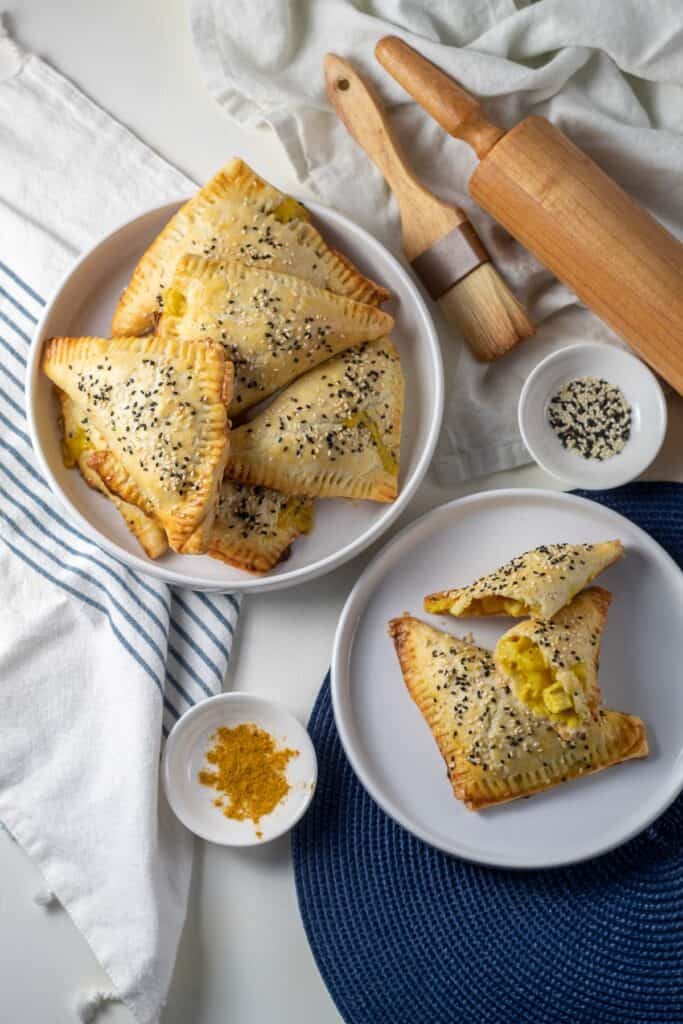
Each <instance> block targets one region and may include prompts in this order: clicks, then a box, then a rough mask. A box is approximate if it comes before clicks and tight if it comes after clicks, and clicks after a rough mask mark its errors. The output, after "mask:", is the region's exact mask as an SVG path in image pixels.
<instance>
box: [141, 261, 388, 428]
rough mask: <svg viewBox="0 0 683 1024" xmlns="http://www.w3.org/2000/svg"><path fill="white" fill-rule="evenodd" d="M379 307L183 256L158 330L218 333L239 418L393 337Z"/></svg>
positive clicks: (190, 335)
mask: <svg viewBox="0 0 683 1024" xmlns="http://www.w3.org/2000/svg"><path fill="white" fill-rule="evenodd" d="M393 325H394V320H393V317H391V316H389V314H388V313H383V312H382V310H380V309H377V307H376V306H369V305H367V304H365V303H361V302H355V301H354V300H353V299H349V298H346V297H345V296H342V295H335V293H334V292H331V291H326V290H325V289H324V288H318V287H317V286H316V285H313V284H311V283H310V282H308V281H304V280H302V279H301V278H299V277H294V276H292V275H291V274H282V273H278V272H275V271H271V270H264V269H258V268H256V267H248V266H244V265H243V264H241V263H237V262H235V261H232V262H230V261H227V262H224V263H217V262H215V261H213V260H207V259H204V257H202V256H184V257H182V259H181V260H180V262H179V263H178V265H177V267H176V270H175V274H174V276H173V280H172V282H171V285H170V287H169V288H167V289H166V291H165V293H164V310H163V313H162V315H161V319H160V321H159V324H158V327H157V333H158V334H160V335H162V336H166V337H173V338H180V339H181V340H193V339H196V338H215V339H216V340H217V341H219V340H220V341H222V343H223V345H224V346H225V350H226V357H227V358H228V359H230V360H231V361H232V363H233V365H234V367H235V383H234V391H233V396H232V402H231V404H230V408H229V410H228V413H229V414H230V415H231V416H233V417H234V416H237V415H239V414H240V413H242V412H244V411H245V410H247V409H249V408H250V407H251V406H252V405H256V404H258V403H259V402H262V401H263V400H264V399H265V398H268V397H269V396H270V395H272V394H273V393H274V392H275V391H277V390H279V389H280V388H282V387H284V386H285V385H286V384H289V382H290V381H292V380H294V379H295V378H296V377H299V376H301V374H302V373H305V372H306V370H310V369H312V368H313V367H314V366H317V365H318V364H319V363H322V362H323V361H324V360H326V359H329V358H330V356H334V355H336V354H337V353H338V352H341V351H343V350H344V349H346V348H350V347H351V346H352V345H359V344H360V343H361V342H363V341H372V340H373V339H375V338H381V337H383V336H384V335H386V334H388V333H389V331H390V330H391V328H392V327H393Z"/></svg>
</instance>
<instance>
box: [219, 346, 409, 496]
mask: <svg viewBox="0 0 683 1024" xmlns="http://www.w3.org/2000/svg"><path fill="white" fill-rule="evenodd" d="M402 413H403V374H402V372H401V364H400V360H399V357H398V353H397V351H396V349H395V348H394V346H393V345H392V343H391V342H390V341H389V339H388V338H382V339H381V340H379V341H373V342H368V343H367V344H365V345H361V346H358V347H357V348H351V349H347V351H345V352H342V353H341V354H340V355H338V356H335V357H334V358H333V359H330V360H328V361H327V362H326V363H322V364H321V365H320V366H318V367H316V369H314V370H309V372H308V373H306V374H304V376H303V377H300V378H299V379H298V380H297V381H295V382H294V383H293V384H290V385H289V387H288V388H286V390H285V391H284V392H283V393H282V394H281V395H279V396H278V397H277V398H276V399H275V400H274V401H273V402H272V404H271V405H269V406H268V407H267V408H266V409H265V410H264V411H263V412H261V413H259V415H258V416H256V417H255V418H254V419H253V420H251V422H250V423H246V424H244V425H243V426H241V427H238V428H237V429H236V430H234V431H233V433H232V438H231V456H230V459H229V461H228V468H227V471H226V474H227V476H229V477H230V478H232V479H235V480H241V481H243V482H246V483H253V484H260V485H262V486H265V487H272V488H274V489H275V490H278V491H282V492H283V493H284V494H296V495H308V496H309V497H324V498H333V497H342V498H367V499H370V500H372V501H393V499H394V498H395V497H396V494H397V491H398V470H399V455H400V440H401V419H402Z"/></svg>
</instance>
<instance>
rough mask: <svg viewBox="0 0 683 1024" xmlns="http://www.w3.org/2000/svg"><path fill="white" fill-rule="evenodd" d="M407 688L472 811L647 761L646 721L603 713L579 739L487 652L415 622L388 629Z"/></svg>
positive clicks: (398, 622)
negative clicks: (524, 699) (525, 697)
mask: <svg viewBox="0 0 683 1024" xmlns="http://www.w3.org/2000/svg"><path fill="white" fill-rule="evenodd" d="M389 632H390V635H391V637H392V639H393V641H394V645H395V648H396V653H397V655H398V659H399V662H400V665H401V670H402V673H403V677H404V680H405V683H406V686H407V688H408V690H409V692H410V695H411V696H412V698H413V700H414V701H415V703H416V704H417V706H418V708H419V709H420V711H421V712H422V715H423V716H424V718H425V720H426V722H427V725H428V726H429V728H430V729H431V731H432V734H433V736H434V739H435V740H436V742H437V744H438V746H439V749H440V751H441V754H442V755H443V758H444V760H445V762H446V766H447V770H448V775H449V778H450V781H451V784H452V786H453V791H454V793H455V796H456V797H457V798H458V799H459V800H462V801H463V802H464V804H465V806H466V807H468V808H469V809H470V810H482V809H483V808H485V807H491V806H493V805H495V804H500V803H504V802H506V801H509V800H515V799H517V797H523V796H531V795H532V794H533V793H540V792H542V791H543V790H546V789H550V788H552V787H553V786H556V785H557V784H558V783H560V782H566V781H568V780H570V779H574V778H577V777H579V776H581V775H588V774H590V773H591V772H597V771H601V770H602V769H603V768H608V767H609V766H610V765H614V764H618V763H619V762H621V761H626V760H628V759H629V758H636V757H646V756H647V753H648V746H647V739H646V736H645V727H644V725H643V723H642V721H641V720H640V719H639V718H636V717H635V716H633V715H626V714H622V713H620V712H618V711H609V710H606V709H600V711H599V712H598V715H597V718H596V719H595V720H590V721H589V722H587V723H586V725H585V727H584V728H583V729H581V731H580V732H578V733H577V734H576V736H574V737H573V738H572V739H569V740H563V739H562V738H561V737H560V736H559V735H558V733H557V732H556V731H555V729H554V728H553V727H552V726H551V725H549V724H548V721H547V719H546V718H545V717H539V716H538V715H536V714H535V713H534V712H533V710H531V709H530V708H529V707H527V706H526V705H524V704H522V703H520V702H519V701H518V700H517V698H516V696H515V694H514V693H513V692H512V689H511V688H510V687H507V688H506V687H505V686H504V685H501V684H500V682H499V681H498V680H497V679H496V669H495V665H494V662H493V658H492V656H491V654H490V653H489V652H488V651H485V650H482V649H481V648H480V647H476V646H475V645H474V644H472V643H469V642H466V641H464V640H459V639H457V638H456V637H453V636H450V635H449V634H447V633H442V632H441V631H439V630H437V629H433V628H432V627H431V626H428V625H427V624H426V623H424V622H421V621H420V620H419V619H415V618H412V617H410V616H404V617H402V618H398V619H394V620H393V621H392V622H391V623H390V624H389Z"/></svg>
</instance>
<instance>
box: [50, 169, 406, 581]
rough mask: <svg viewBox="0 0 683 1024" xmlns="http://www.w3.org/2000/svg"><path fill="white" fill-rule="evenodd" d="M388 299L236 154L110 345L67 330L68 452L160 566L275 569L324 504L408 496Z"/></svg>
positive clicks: (140, 284) (131, 293)
mask: <svg viewBox="0 0 683 1024" xmlns="http://www.w3.org/2000/svg"><path fill="white" fill-rule="evenodd" d="M388 298H389V293H388V292H387V291H386V289H384V288H382V287H381V286H380V285H377V284H375V283H374V282H373V281H370V280H369V279H368V278H366V277H364V276H363V275H362V274H361V273H360V272H359V271H358V270H357V269H356V268H355V267H354V266H353V264H352V263H351V262H350V260H349V259H348V258H347V257H346V256H344V255H342V254H341V253H339V252H337V251H335V250H334V249H332V248H330V246H328V244H327V243H326V242H325V240H324V239H323V237H322V236H321V234H320V233H319V232H318V230H317V229H316V228H315V227H314V226H313V224H312V223H311V219H310V215H309V213H308V211H307V210H306V209H305V207H303V206H302V205H301V204H300V203H299V202H297V201H296V200H295V199H293V198H292V197H290V196H286V195H283V193H282V192H279V191H278V190H277V189H276V188H273V187H272V186H271V185H268V184H267V183H266V182H265V181H263V180H262V179H261V178H259V177H258V176H257V175H256V174H254V172H253V171H252V170H251V169H250V168H249V167H247V166H246V165H245V164H244V163H243V161H241V160H239V159H234V160H232V161H231V162H230V163H229V164H228V165H227V166H226V167H225V168H223V170H222V171H220V172H219V173H218V174H217V175H216V176H215V177H214V178H213V179H212V180H211V181H210V182H209V183H208V184H207V185H206V186H205V187H204V188H202V189H201V190H200V191H199V192H198V193H197V194H196V195H195V196H194V197H193V198H192V199H190V200H189V201H188V202H187V203H185V205H184V206H183V207H181V209H180V210H179V211H178V212H177V213H176V214H175V216H174V217H173V218H172V219H171V220H170V221H169V223H168V224H167V225H166V227H165V228H164V229H163V231H162V232H161V234H160V235H159V236H158V237H157V238H156V239H155V241H154V242H153V243H152V245H151V246H150V248H149V249H148V250H147V252H146V253H145V254H144V256H143V257H142V259H141V260H140V262H139V264H138V266H137V267H136V269H135V271H134V273H133V276H132V278H131V281H130V283H129V285H128V287H127V288H126V289H125V291H124V293H123V295H122V296H121V299H120V301H119V304H118V306H117V309H116V312H115V314H114V318H113V321H112V326H111V333H112V337H111V338H51V339H50V340H49V341H48V342H47V343H46V345H45V348H44V353H43V369H44V371H45V373H46V374H47V375H48V377H49V378H50V379H51V380H52V381H53V383H54V385H55V387H56V390H57V394H58V397H59V402H60V406H61V420H62V431H63V451H64V458H65V461H66V462H67V464H68V465H70V466H77V467H78V469H79V470H80V472H81V474H82V475H83V477H84V479H85V480H86V482H87V483H88V484H89V485H90V486H91V487H94V488H96V489H97V490H98V491H100V492H101V493H102V494H103V495H105V496H106V497H107V498H109V499H110V500H111V501H112V502H113V503H114V504H115V506H116V508H117V509H118V511H119V512H120V513H121V515H122V516H123V518H124V519H125V521H126V523H127V525H128V526H129V528H130V529H131V530H132V532H133V533H134V534H135V536H136V537H137V538H138V540H139V542H140V544H141V545H142V547H143V549H144V550H145V552H146V553H147V555H148V556H149V557H150V558H158V557H160V556H161V555H163V554H164V552H165V551H166V550H167V549H168V548H171V549H172V550H173V551H176V552H179V553H183V554H208V555H210V556H212V557H214V558H218V559H221V560H223V561H224V562H227V563H229V564H231V565H234V566H237V567H238V568H241V569H244V570H247V571H249V572H257V573H262V572H267V571H268V570H269V569H271V568H272V567H273V566H274V565H276V564H277V563H278V562H279V561H280V560H281V559H282V558H283V557H285V556H286V555H287V553H288V552H289V549H290V546H291V544H292V543H293V541H294V540H295V539H296V538H297V537H298V536H300V535H301V534H303V533H307V532H308V531H309V530H310V529H311V526H312V521H313V499H315V498H347V499H367V500H371V501H380V502H387V501H392V500H393V499H394V498H395V497H396V494H397V491H398V472H399V455H400V438H401V420H402V412H403V375H402V372H401V366H400V362H399V358H398V354H397V352H396V349H395V348H394V346H393V344H392V342H391V341H390V339H389V337H388V335H389V332H390V331H391V328H392V327H393V319H392V317H391V316H390V315H389V314H388V313H385V312H383V311H382V310H381V309H380V308H379V307H380V305H381V304H382V303H383V302H384V301H386V300H387V299H388Z"/></svg>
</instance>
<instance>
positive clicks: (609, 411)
mask: <svg viewBox="0 0 683 1024" xmlns="http://www.w3.org/2000/svg"><path fill="white" fill-rule="evenodd" d="M518 417H519V429H520V433H521V435H522V439H523V440H524V444H525V445H526V447H527V448H528V450H529V453H530V454H531V455H532V456H533V458H534V459H535V460H536V462H537V463H538V464H539V466H540V467H541V468H542V469H545V470H546V472H548V473H551V474H552V476H554V477H557V479H558V480H562V481H563V483H566V484H570V485H571V486H574V487H584V488H586V489H588V490H602V489H606V488H609V487H619V486H620V485H621V484H626V483H628V482H629V481H630V480H634V479H635V478H636V477H638V476H640V474H641V473H643V472H644V471H645V470H646V469H647V467H648V466H649V465H650V463H651V462H652V460H653V459H654V458H655V456H656V455H657V453H658V451H659V449H660V448H661V446H662V442H663V441H664V435H665V434H666V422H667V413H666V401H665V399H664V393H663V391H662V388H661V386H660V384H659V381H658V380H657V378H656V377H655V375H654V374H653V373H652V371H651V370H650V369H648V367H647V366H646V365H645V363H643V362H642V361H641V360H640V359H638V358H637V357H636V356H633V355H631V354H630V353H629V352H626V351H624V349H621V348H616V347H614V346H612V345H600V344H594V343H591V342H585V343H580V344H578V345H569V346H567V348H563V349H560V350H559V351H558V352H553V353H551V355H549V356H547V357H546V358H545V359H543V360H542V361H541V362H540V363H539V364H538V366H537V367H536V368H535V369H534V370H533V372H532V373H531V374H530V375H529V377H528V378H527V380H526V383H525V384H524V387H523V388H522V393H521V395H520V398H519V407H518Z"/></svg>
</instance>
